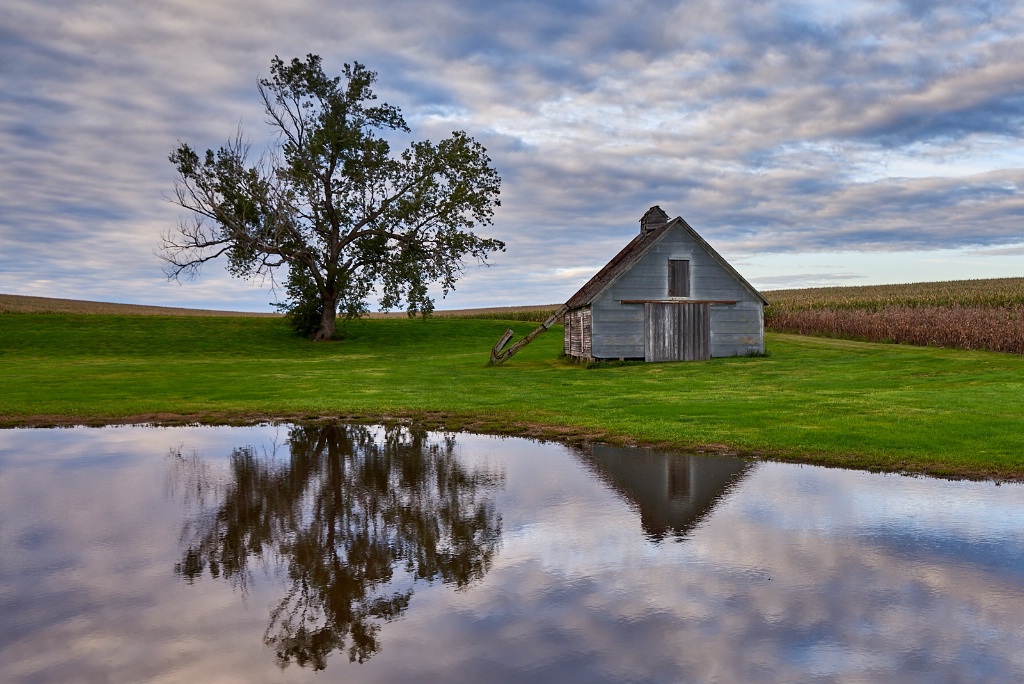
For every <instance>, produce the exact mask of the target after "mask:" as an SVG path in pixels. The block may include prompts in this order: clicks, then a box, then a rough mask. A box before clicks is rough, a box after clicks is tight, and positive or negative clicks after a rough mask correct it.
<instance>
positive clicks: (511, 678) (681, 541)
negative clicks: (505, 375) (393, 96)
mask: <svg viewBox="0 0 1024 684" xmlns="http://www.w3.org/2000/svg"><path fill="white" fill-rule="evenodd" d="M1022 529H1024V487H1021V486H1018V485H1002V486H998V485H995V484H992V483H968V482H946V481H940V480H930V479H924V478H907V477H899V476H892V475H875V474H868V473H862V472H855V471H843V470H830V469H824V468H816V467H801V466H794V465H784V464H772V463H756V464H755V463H750V462H746V461H742V460H738V459H729V458H714V457H701V456H686V455H679V454H668V453H659V452H653V451H646V450H637V449H621V448H613V447H607V446H600V445H596V446H592V447H586V448H577V447H568V446H564V445H560V444H551V443H537V442H533V441H528V440H522V439H500V438H492V437H483V436H475V435H463V434H458V435H454V436H453V435H444V434H437V433H423V432H417V431H413V430H409V429H404V428H403V429H391V430H388V429H383V428H375V427H359V426H346V425H338V426H330V427H322V426H321V427H308V426H306V427H303V426H266V425H265V426H257V427H247V428H229V427H217V428H213V427H188V428H153V427H111V428H100V429H95V428H94V429H89V428H75V429H59V430H4V431H0V681H2V682H144V681H145V682H304V681H318V682H333V681H338V682H341V681H344V682H395V681H400V680H404V681H415V682H476V681H486V682H488V683H489V684H497V683H500V682H526V681H530V682H754V681H769V682H890V681H892V682H895V681H898V682H929V683H934V682H1000V683H1003V682H1019V681H1024V535H1022V534H1021V531H1022Z"/></svg>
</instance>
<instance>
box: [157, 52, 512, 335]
mask: <svg viewBox="0 0 1024 684" xmlns="http://www.w3.org/2000/svg"><path fill="white" fill-rule="evenodd" d="M270 72H271V76H270V78H267V79H263V80H261V81H260V84H259V92H260V96H261V98H262V102H263V105H264V111H265V114H266V116H267V120H268V122H269V123H270V124H271V125H272V126H273V128H274V129H275V132H276V134H277V136H278V138H279V139H280V141H281V142H280V149H279V153H278V154H277V155H273V156H267V157H264V158H263V159H261V160H260V162H259V163H257V164H255V165H250V164H249V162H248V160H247V155H248V150H249V148H248V145H247V144H246V143H245V142H244V141H243V139H242V136H241V133H239V134H238V135H237V136H236V137H235V139H234V140H233V141H231V142H229V143H228V144H227V145H225V146H224V147H221V148H220V149H219V150H218V151H217V152H213V151H212V150H207V151H206V154H205V156H203V157H200V155H199V154H198V153H196V152H195V151H194V150H193V149H192V148H191V147H190V146H189V145H188V144H187V143H180V144H179V146H178V147H177V149H175V150H174V151H173V152H172V153H171V155H170V161H171V163H172V164H174V166H175V168H176V169H177V172H178V181H177V184H176V187H175V202H176V203H177V204H179V205H180V206H182V207H183V208H185V209H186V210H188V211H189V212H190V213H191V215H192V220H190V221H188V222H186V223H183V224H182V225H181V226H179V228H178V230H177V232H176V233H172V234H169V235H167V236H165V238H164V245H163V253H162V256H163V258H164V259H165V261H166V262H167V264H168V267H167V274H168V277H170V278H178V277H180V276H182V275H185V276H192V277H194V276H196V275H198V273H199V268H200V267H201V266H202V264H204V263H206V262H207V261H210V260H212V259H215V258H218V257H220V256H225V257H226V258H227V261H228V270H229V271H230V272H231V273H232V274H233V275H235V276H238V277H243V278H253V277H256V278H271V279H273V277H274V273H275V269H277V268H279V267H281V266H287V268H288V270H289V274H290V275H289V276H288V280H287V283H286V291H287V292H288V298H287V300H286V301H287V302H289V303H291V304H292V305H294V306H295V307H296V309H297V310H296V311H295V312H294V316H293V317H292V321H293V324H294V325H295V329H296V330H297V331H299V332H300V333H304V332H305V331H307V330H308V328H309V326H310V325H311V321H312V318H311V317H312V312H313V311H314V310H315V309H316V308H319V310H320V312H321V318H320V321H319V323H318V325H317V328H316V330H315V333H314V338H315V339H329V338H330V337H331V336H332V335H333V332H334V326H335V317H336V315H337V313H338V312H340V313H341V314H342V315H343V316H345V317H346V318H353V317H356V316H358V315H360V314H361V313H363V312H365V311H366V308H367V305H366V299H367V297H368V296H369V295H370V294H371V293H372V292H373V291H374V290H376V291H378V292H379V293H380V304H381V307H382V308H383V309H385V310H389V309H392V308H397V307H400V306H401V305H402V304H403V303H404V305H405V308H406V310H407V311H408V312H409V313H410V315H414V314H417V313H423V314H429V313H430V312H431V311H432V310H433V307H434V303H433V300H432V298H431V297H430V296H429V294H428V287H429V286H430V285H431V284H434V283H436V284H438V285H440V288H441V291H442V293H443V294H447V293H448V292H449V291H451V290H452V289H453V288H454V287H455V283H456V281H457V280H458V278H459V277H460V276H461V275H462V268H463V260H464V259H465V258H472V259H475V260H478V261H480V262H484V261H486V259H487V257H488V255H489V254H490V253H492V252H494V251H499V250H502V249H504V243H502V242H501V241H500V240H497V239H493V238H484V237H480V236H478V235H476V234H475V232H474V231H475V230H478V229H479V228H480V227H481V226H484V225H488V224H490V223H491V220H492V217H493V215H494V208H495V207H496V206H498V205H499V204H500V203H499V202H498V199H497V197H498V194H499V192H500V186H501V179H500V177H499V176H498V174H497V172H496V171H495V170H494V168H492V166H491V160H490V158H489V157H488V156H487V153H486V150H485V149H484V148H483V146H481V145H480V144H479V143H477V142H476V141H474V140H473V139H472V138H470V137H469V136H468V135H466V133H465V132H462V131H455V132H453V133H452V135H451V136H450V137H448V138H446V139H444V140H441V141H440V142H439V143H437V144H434V143H431V142H430V141H421V142H414V143H412V144H411V145H410V146H409V147H408V148H407V149H405V150H404V151H402V152H401V153H399V154H397V155H395V154H392V151H391V147H390V144H389V142H388V141H387V139H386V138H384V137H382V136H381V133H386V132H388V131H403V132H408V131H409V128H408V126H407V125H406V123H405V120H404V119H403V118H402V115H401V112H400V111H399V109H398V108H397V107H393V106H391V105H388V104H379V105H374V104H372V102H373V101H374V100H375V99H376V96H375V95H374V94H373V91H372V88H371V86H372V85H373V83H374V82H375V81H376V77H377V76H376V74H375V73H374V72H372V71H369V70H368V69H366V67H364V66H363V65H362V64H359V63H358V62H356V63H354V64H353V65H348V64H346V65H345V66H344V69H343V73H342V76H338V77H333V78H331V77H328V76H326V75H325V74H324V72H323V67H322V63H321V60H320V58H319V57H318V56H316V55H309V56H307V58H306V60H304V61H303V60H299V59H293V60H291V62H285V61H283V60H281V59H280V58H278V57H275V58H274V59H273V61H272V62H271V67H270ZM314 293H315V294H314ZM312 298H315V299H318V300H319V304H315V303H314V302H313V301H311V299H312Z"/></svg>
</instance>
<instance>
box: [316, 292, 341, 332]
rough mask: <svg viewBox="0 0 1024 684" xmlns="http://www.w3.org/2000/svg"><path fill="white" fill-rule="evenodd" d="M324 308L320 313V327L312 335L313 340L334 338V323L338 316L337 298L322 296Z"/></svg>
mask: <svg viewBox="0 0 1024 684" xmlns="http://www.w3.org/2000/svg"><path fill="white" fill-rule="evenodd" d="M323 299H324V310H323V313H321V314H320V328H319V329H317V331H316V334H315V335H313V341H314V342H327V341H330V340H332V339H334V324H335V321H336V320H337V317H338V298H337V297H324V298H323Z"/></svg>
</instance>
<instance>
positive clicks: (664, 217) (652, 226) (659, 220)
mask: <svg viewBox="0 0 1024 684" xmlns="http://www.w3.org/2000/svg"><path fill="white" fill-rule="evenodd" d="M635 215H636V214H634V216H635ZM668 221H669V218H668V214H666V213H665V212H664V211H662V210H661V207H659V206H653V207H651V208H650V209H648V210H647V213H646V214H644V215H643V217H642V218H641V219H640V234H641V235H647V234H648V233H651V232H653V231H655V230H657V229H658V228H661V227H662V226H664V225H665V224H666V223H668Z"/></svg>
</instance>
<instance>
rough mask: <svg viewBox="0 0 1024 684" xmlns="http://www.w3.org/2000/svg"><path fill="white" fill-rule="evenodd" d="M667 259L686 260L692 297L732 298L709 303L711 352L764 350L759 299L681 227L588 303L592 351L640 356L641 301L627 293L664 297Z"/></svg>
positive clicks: (606, 355)
mask: <svg viewBox="0 0 1024 684" xmlns="http://www.w3.org/2000/svg"><path fill="white" fill-rule="evenodd" d="M669 259H689V260H690V278H691V280H690V297H689V298H690V299H697V300H701V299H703V300H728V301H736V302H737V304H735V305H728V306H725V305H715V306H712V307H711V355H712V356H737V355H743V354H747V353H749V352H761V351H764V316H763V308H762V304H761V300H760V299H758V298H757V297H756V296H755V295H754V294H752V293H751V292H750V291H749V290H747V288H746V287H744V286H743V284H742V283H740V282H739V281H738V280H736V278H735V277H734V276H733V275H732V273H730V272H729V271H728V270H726V269H725V268H723V267H722V265H721V264H720V263H719V262H718V260H717V259H715V258H714V257H712V256H711V255H710V254H709V253H708V252H707V250H705V249H704V247H703V246H702V245H701V244H700V243H699V242H697V241H696V240H694V239H693V238H692V237H691V236H690V234H689V233H688V232H687V231H686V230H685V229H683V228H682V227H678V228H675V229H673V230H670V231H669V232H668V233H667V234H666V235H665V237H664V238H663V239H662V240H661V241H660V242H659V243H658V244H657V245H654V246H653V247H652V248H651V249H650V250H649V251H648V252H647V254H645V255H644V256H643V257H641V258H640V259H639V260H637V262H636V263H635V264H634V265H633V267H632V268H631V269H630V270H629V271H628V272H627V273H625V274H624V275H622V276H621V277H620V278H619V279H618V280H617V281H616V282H615V283H614V284H613V285H612V286H611V287H609V288H608V289H607V290H605V291H604V292H603V293H602V294H601V295H600V296H599V297H598V298H597V299H595V300H594V302H593V304H592V308H593V323H592V326H593V355H594V356H595V357H597V358H606V359H607V358H634V359H637V358H639V359H642V358H643V357H644V307H643V304H621V303H620V302H621V301H622V300H624V299H625V300H630V299H667V298H668V261H669Z"/></svg>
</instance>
